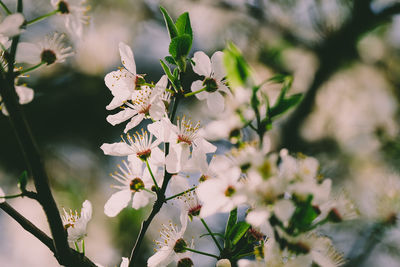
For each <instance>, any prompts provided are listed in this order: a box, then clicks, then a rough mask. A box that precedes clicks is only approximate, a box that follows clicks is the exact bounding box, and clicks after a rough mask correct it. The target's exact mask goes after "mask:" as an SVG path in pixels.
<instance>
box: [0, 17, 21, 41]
mask: <svg viewBox="0 0 400 267" xmlns="http://www.w3.org/2000/svg"><path fill="white" fill-rule="evenodd" d="M24 20H25V19H24V16H23V15H22V14H20V13H15V14H12V15H9V16H7V17H6V18H5V19H4V20H3V22H2V23H0V34H2V35H5V36H8V37H11V36H14V35H17V34H19V33H20V32H21V30H20V27H21V25H22V23H24Z"/></svg>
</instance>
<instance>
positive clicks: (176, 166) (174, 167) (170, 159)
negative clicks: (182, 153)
mask: <svg viewBox="0 0 400 267" xmlns="http://www.w3.org/2000/svg"><path fill="white" fill-rule="evenodd" d="M165 165H166V168H167V171H168V172H169V173H178V172H179V171H180V169H181V164H180V162H179V160H178V154H177V152H175V151H174V150H171V149H170V151H169V154H168V155H167V157H166V158H165Z"/></svg>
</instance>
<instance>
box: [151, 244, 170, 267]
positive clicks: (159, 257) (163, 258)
mask: <svg viewBox="0 0 400 267" xmlns="http://www.w3.org/2000/svg"><path fill="white" fill-rule="evenodd" d="M172 254H173V251H172V248H170V247H167V246H165V247H162V248H160V249H159V250H158V251H157V253H156V254H154V255H153V256H151V257H150V258H149V259H148V260H147V266H148V267H158V266H167V265H168V264H169V263H170V262H171V261H172Z"/></svg>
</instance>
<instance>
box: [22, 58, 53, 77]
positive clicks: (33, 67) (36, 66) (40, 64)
mask: <svg viewBox="0 0 400 267" xmlns="http://www.w3.org/2000/svg"><path fill="white" fill-rule="evenodd" d="M44 64H46V63H45V62H43V61H42V62H40V63H39V64H36V65H35V66H32V67H30V68H27V69H24V70H21V71H17V72H16V73H15V75H16V76H18V75H21V74H24V73H27V72H30V71H33V70H35V69H37V68H39V67H40V66H42V65H44Z"/></svg>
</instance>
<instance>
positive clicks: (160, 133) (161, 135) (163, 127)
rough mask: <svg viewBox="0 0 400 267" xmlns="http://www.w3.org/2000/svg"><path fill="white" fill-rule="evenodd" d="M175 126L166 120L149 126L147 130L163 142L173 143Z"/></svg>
mask: <svg viewBox="0 0 400 267" xmlns="http://www.w3.org/2000/svg"><path fill="white" fill-rule="evenodd" d="M173 128H174V126H173V125H172V123H171V122H170V121H169V119H167V118H164V119H162V120H161V121H156V122H153V123H152V124H149V125H148V126H147V129H148V130H149V132H150V133H152V134H153V135H154V136H155V137H156V138H157V139H159V140H160V141H161V142H171V141H172V140H174V137H175V134H174V132H173Z"/></svg>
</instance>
